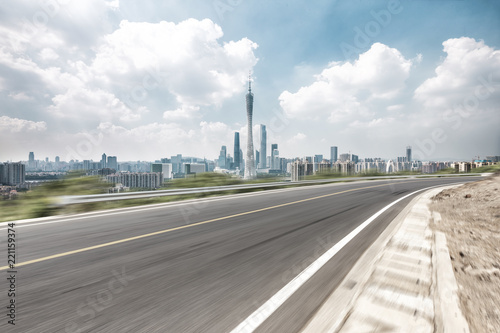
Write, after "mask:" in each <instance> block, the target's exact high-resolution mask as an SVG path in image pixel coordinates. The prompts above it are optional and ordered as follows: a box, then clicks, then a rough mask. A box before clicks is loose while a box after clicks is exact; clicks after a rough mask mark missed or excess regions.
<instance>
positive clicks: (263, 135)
mask: <svg viewBox="0 0 500 333" xmlns="http://www.w3.org/2000/svg"><path fill="white" fill-rule="evenodd" d="M266 159H267V132H266V125H260V168H261V169H265V168H267V166H266Z"/></svg>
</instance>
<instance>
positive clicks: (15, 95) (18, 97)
mask: <svg viewBox="0 0 500 333" xmlns="http://www.w3.org/2000/svg"><path fill="white" fill-rule="evenodd" d="M9 97H10V98H12V99H14V100H16V101H30V100H33V97H31V96H28V95H27V94H26V93H25V92H24V91H20V92H15V93H14V92H12V93H10V94H9Z"/></svg>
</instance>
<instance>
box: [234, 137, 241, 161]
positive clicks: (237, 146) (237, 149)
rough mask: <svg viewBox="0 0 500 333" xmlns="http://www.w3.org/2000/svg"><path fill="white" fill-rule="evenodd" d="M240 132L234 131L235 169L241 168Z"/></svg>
mask: <svg viewBox="0 0 500 333" xmlns="http://www.w3.org/2000/svg"><path fill="white" fill-rule="evenodd" d="M240 161H241V157H240V133H239V132H234V169H240V168H241V166H240Z"/></svg>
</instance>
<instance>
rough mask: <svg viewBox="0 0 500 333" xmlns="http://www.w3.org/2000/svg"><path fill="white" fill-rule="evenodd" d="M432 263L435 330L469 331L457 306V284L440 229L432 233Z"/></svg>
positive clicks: (467, 332)
mask: <svg viewBox="0 0 500 333" xmlns="http://www.w3.org/2000/svg"><path fill="white" fill-rule="evenodd" d="M433 265H434V267H435V269H434V278H435V290H434V291H435V292H434V307H435V309H436V314H437V315H436V318H435V322H436V331H437V332H444V333H448V332H449V333H454V332H461V333H469V332H470V330H469V325H468V323H467V321H466V320H465V317H464V316H463V314H462V311H461V310H460V306H459V299H458V285H457V280H456V279H455V274H454V273H453V267H452V265H451V260H450V253H449V251H448V246H447V245H446V236H445V234H444V233H442V232H440V231H436V232H435V233H434V251H433Z"/></svg>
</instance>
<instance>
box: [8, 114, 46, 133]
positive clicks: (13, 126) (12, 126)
mask: <svg viewBox="0 0 500 333" xmlns="http://www.w3.org/2000/svg"><path fill="white" fill-rule="evenodd" d="M45 130H47V124H46V123H45V122H44V121H38V122H35V121H31V120H26V119H19V118H10V117H7V116H0V133H5V132H10V133H19V132H44V131H45Z"/></svg>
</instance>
